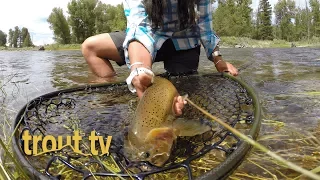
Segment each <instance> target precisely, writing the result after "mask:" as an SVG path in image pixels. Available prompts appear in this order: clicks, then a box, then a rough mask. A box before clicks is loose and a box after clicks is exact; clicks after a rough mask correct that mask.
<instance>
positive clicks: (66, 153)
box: [16, 75, 257, 179]
mask: <svg viewBox="0 0 320 180" xmlns="http://www.w3.org/2000/svg"><path fill="white" fill-rule="evenodd" d="M166 78H168V79H169V80H170V81H171V82H172V83H173V84H174V85H175V86H176V88H177V90H178V92H179V93H180V94H181V95H184V94H188V97H189V99H190V100H192V101H193V102H194V103H196V104H197V105H199V106H200V107H202V108H204V109H206V110H207V111H208V112H210V113H211V114H213V115H215V116H217V117H219V118H220V119H222V120H224V121H225V122H226V123H228V124H229V125H231V126H232V127H234V128H236V129H237V130H239V131H240V132H242V133H244V134H249V131H250V129H251V128H252V124H253V122H254V121H257V120H256V119H255V114H254V104H253V100H252V97H250V95H249V94H248V92H247V90H246V88H245V87H243V86H242V85H241V84H239V83H238V82H237V81H234V80H232V79H230V78H227V77H225V76H217V75H207V76H180V77H166ZM137 102H138V100H137V97H136V96H135V95H134V94H132V93H130V92H129V91H128V88H127V86H126V84H124V83H120V84H112V85H111V84H108V85H101V86H96V87H93V86H87V87H83V88H77V89H73V90H70V91H61V92H59V93H51V94H47V95H44V96H40V97H38V98H36V99H34V100H32V101H30V102H29V103H28V104H27V105H26V107H25V109H24V111H23V113H21V116H17V118H19V122H20V119H21V123H20V124H19V127H18V131H17V132H18V133H16V134H18V136H17V139H18V146H19V147H20V148H19V150H20V151H22V150H21V149H23V147H24V143H25V142H24V141H23V140H22V134H23V133H24V131H26V130H29V132H30V134H31V135H33V136H35V135H37V136H39V135H42V136H46V135H52V136H55V137H56V138H57V137H58V136H63V137H66V136H68V135H70V136H72V135H73V133H74V131H75V130H78V131H79V132H80V135H81V136H82V137H83V139H82V141H81V144H80V148H79V149H80V150H81V152H82V153H83V154H90V148H89V147H90V146H91V144H90V141H89V139H88V138H87V137H88V135H90V133H91V132H92V131H93V130H94V131H95V134H96V135H97V136H103V137H107V136H112V141H111V146H110V149H109V155H103V156H83V155H79V154H78V153H75V152H74V150H73V149H72V148H70V147H65V148H63V149H62V150H60V151H53V152H49V153H44V154H40V155H37V156H34V155H26V154H23V157H24V158H25V159H26V160H27V162H28V163H29V164H30V165H31V166H32V167H33V168H34V169H35V170H36V171H37V172H39V173H41V174H45V175H46V176H47V177H49V178H51V179H71V178H73V179H78V178H81V179H89V178H90V177H95V178H96V179H99V178H105V177H109V178H115V179H118V178H119V177H122V178H125V179H126V178H128V179H131V178H134V179H183V178H184V179H193V178H196V177H200V176H201V175H202V174H204V173H206V172H209V171H211V170H212V169H215V168H217V167H218V166H219V164H221V163H222V162H225V161H226V160H227V158H228V157H229V156H230V155H231V154H232V153H235V152H236V151H237V150H238V147H239V146H240V144H241V143H243V142H242V140H240V139H239V138H238V137H237V136H235V135H233V134H232V133H231V132H229V131H227V130H226V129H224V128H223V127H220V126H219V125H218V124H216V123H215V122H213V121H212V120H210V119H208V118H207V117H206V116H205V115H203V114H202V113H201V112H200V111H198V110H197V109H195V108H194V107H192V106H191V105H188V104H187V105H186V106H185V109H184V114H183V115H182V118H185V119H192V120H196V121H201V122H202V123H206V124H208V125H210V126H212V127H217V126H218V127H219V128H218V130H217V128H215V130H213V129H212V130H211V131H208V132H206V133H204V134H200V135H197V136H193V137H178V139H177V140H176V142H175V144H174V147H173V149H172V152H171V156H170V159H169V160H168V162H167V163H166V164H165V166H163V167H156V166H153V165H151V164H150V163H149V162H144V161H139V162H137V161H131V160H130V159H128V158H127V157H126V156H125V153H124V152H123V150H124V149H123V143H124V137H125V134H126V132H127V131H128V125H129V123H130V120H131V119H133V116H134V110H135V107H136V106H137ZM48 142H50V141H48ZM37 144H38V145H37V147H38V149H37V152H42V151H43V149H41V147H42V144H41V141H39V142H37ZM47 146H48V149H50V148H52V147H53V146H54V145H53V144H48V145H47ZM99 146H100V144H99V143H96V144H95V147H96V149H98V150H99ZM34 147H36V146H33V142H32V141H31V142H30V143H29V149H30V150H32V151H35V149H33V148H34ZM22 153H23V152H22ZM228 161H230V160H228ZM232 168H235V167H232Z"/></svg>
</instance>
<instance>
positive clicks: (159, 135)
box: [124, 77, 211, 166]
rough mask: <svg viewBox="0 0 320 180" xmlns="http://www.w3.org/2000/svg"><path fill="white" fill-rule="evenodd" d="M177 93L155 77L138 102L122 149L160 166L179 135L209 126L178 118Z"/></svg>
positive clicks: (136, 157) (167, 157) (168, 82)
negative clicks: (175, 103) (175, 106)
mask: <svg viewBox="0 0 320 180" xmlns="http://www.w3.org/2000/svg"><path fill="white" fill-rule="evenodd" d="M177 96H179V94H178V91H177V89H176V88H175V86H174V85H173V84H172V83H171V82H170V81H169V80H167V79H165V78H161V77H155V78H154V82H153V84H152V85H151V86H150V87H148V88H147V89H146V91H145V92H144V94H143V96H142V97H141V99H140V101H139V103H138V105H137V108H136V112H135V117H134V119H133V121H132V122H131V124H130V127H129V131H128V136H127V139H126V140H125V142H124V148H125V151H126V152H127V154H130V155H129V156H131V159H134V160H138V161H149V162H150V163H151V164H153V165H155V166H163V165H164V164H165V162H166V161H167V160H168V159H169V157H170V154H171V149H172V146H173V143H174V142H175V140H176V139H177V136H179V134H183V135H186V136H188V135H189V136H194V135H195V134H202V133H204V132H206V131H208V130H209V129H211V128H210V127H208V126H205V125H203V124H200V123H196V122H194V121H193V122H191V121H185V120H181V119H177V118H176V116H175V114H174V111H173V103H174V101H175V98H176V97H177Z"/></svg>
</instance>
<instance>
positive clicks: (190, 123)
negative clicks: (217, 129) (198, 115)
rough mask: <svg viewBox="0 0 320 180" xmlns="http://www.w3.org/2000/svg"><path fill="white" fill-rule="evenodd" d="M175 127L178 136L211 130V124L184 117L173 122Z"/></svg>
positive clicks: (193, 134)
mask: <svg viewBox="0 0 320 180" xmlns="http://www.w3.org/2000/svg"><path fill="white" fill-rule="evenodd" d="M173 128H174V129H177V131H178V136H195V135H198V134H203V133H205V132H207V131H209V130H211V127H210V126H208V125H205V124H203V123H201V122H200V121H197V120H186V119H183V118H177V119H176V120H175V121H174V122H173Z"/></svg>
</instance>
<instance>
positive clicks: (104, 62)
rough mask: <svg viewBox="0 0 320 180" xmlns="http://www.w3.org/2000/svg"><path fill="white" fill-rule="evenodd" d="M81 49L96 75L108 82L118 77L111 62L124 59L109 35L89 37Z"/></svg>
mask: <svg viewBox="0 0 320 180" xmlns="http://www.w3.org/2000/svg"><path fill="white" fill-rule="evenodd" d="M81 48H82V54H83V56H84V58H85V60H86V61H87V63H88V65H89V67H90V69H91V70H92V72H93V73H94V74H95V75H97V76H98V77H100V78H104V79H106V80H107V79H109V78H112V77H114V76H115V75H116V73H115V71H114V69H113V67H112V65H111V63H110V61H109V60H113V61H116V62H121V61H122V59H121V57H120V55H119V52H118V50H117V47H116V46H115V44H114V43H113V41H112V39H111V37H110V35H109V34H108V33H105V34H99V35H95V36H92V37H89V38H88V39H86V40H85V41H84V42H83V44H82V46H81Z"/></svg>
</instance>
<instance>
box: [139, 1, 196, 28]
mask: <svg viewBox="0 0 320 180" xmlns="http://www.w3.org/2000/svg"><path fill="white" fill-rule="evenodd" d="M166 1H167V0H143V4H144V5H145V8H146V11H147V14H148V17H149V19H150V20H151V22H152V28H160V27H162V26H163V12H164V11H165V10H166V7H167V2H166ZM197 2H198V0H178V9H177V11H178V18H179V21H180V30H182V29H185V28H186V27H187V26H188V25H190V24H194V23H195V17H196V13H195V4H196V3H197Z"/></svg>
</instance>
